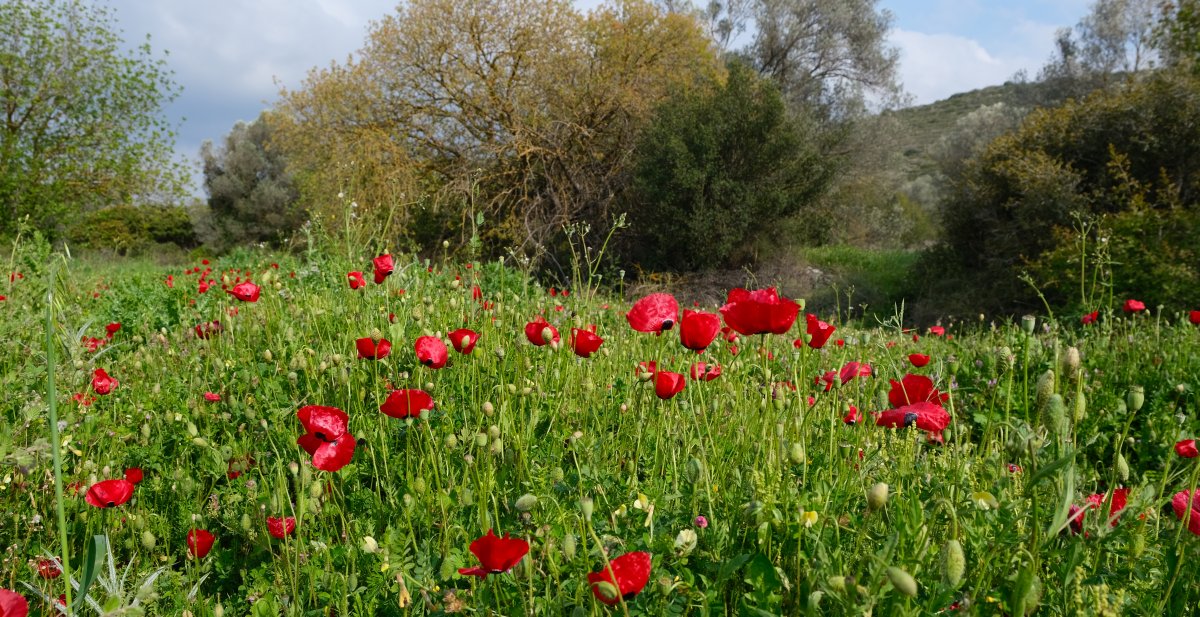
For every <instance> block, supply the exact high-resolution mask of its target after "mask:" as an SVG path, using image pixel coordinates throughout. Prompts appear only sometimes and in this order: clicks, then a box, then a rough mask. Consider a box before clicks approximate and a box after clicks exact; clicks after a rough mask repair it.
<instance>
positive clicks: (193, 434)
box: [187, 421, 200, 437]
mask: <svg viewBox="0 0 1200 617" xmlns="http://www.w3.org/2000/svg"><path fill="white" fill-rule="evenodd" d="M187 432H188V436H189V437H196V436H198V435H199V434H200V431H199V430H197V429H196V425H195V424H192V423H191V421H188V423H187Z"/></svg>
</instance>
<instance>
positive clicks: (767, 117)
mask: <svg viewBox="0 0 1200 617" xmlns="http://www.w3.org/2000/svg"><path fill="white" fill-rule="evenodd" d="M820 146H821V144H820V143H818V142H817V138H816V137H815V131H814V130H813V129H812V127H811V126H809V125H807V124H806V123H805V122H804V121H803V119H801V118H798V117H793V116H790V115H789V114H788V112H787V110H786V107H785V105H784V102H783V99H782V98H781V97H780V95H779V91H778V90H777V89H776V88H775V87H774V86H773V85H772V84H771V83H770V82H769V81H766V80H764V79H762V78H759V77H758V76H757V75H755V73H754V72H753V71H752V70H750V69H749V68H747V67H746V66H744V65H742V64H740V63H736V62H735V63H733V64H730V66H729V75H728V78H727V79H726V81H725V83H723V84H714V85H713V86H712V87H711V88H710V89H707V90H703V91H699V92H696V93H689V94H684V95H678V96H675V97H673V98H672V99H671V100H670V101H668V102H667V103H665V104H664V105H662V106H661V107H659V109H658V111H657V112H656V114H655V116H654V119H653V121H652V122H651V125H650V127H649V128H647V129H646V132H645V133H644V135H643V137H642V139H641V141H640V143H639V144H638V148H637V153H636V155H635V156H636V162H635V166H634V167H635V170H634V183H633V187H634V200H635V204H636V205H635V206H634V207H633V208H632V210H631V212H630V215H629V218H630V223H631V232H632V234H634V235H635V236H636V237H637V241H636V248H635V249H634V251H633V256H634V257H635V258H636V259H638V260H639V261H640V262H641V264H642V265H643V266H644V267H647V268H650V269H673V270H697V269H703V268H712V267H717V266H726V265H730V264H734V263H737V262H738V261H744V260H745V259H746V257H747V254H746V253H747V249H748V248H749V247H750V244H751V243H753V242H755V241H758V240H760V239H762V238H764V237H767V238H769V237H770V236H771V234H772V230H773V229H774V230H777V229H778V227H779V224H780V223H781V222H782V221H783V219H784V218H786V217H788V216H791V215H793V214H796V213H797V212H800V211H802V210H803V208H804V207H805V206H806V205H809V204H811V203H812V202H813V200H814V199H815V198H816V197H817V196H818V195H820V193H821V191H822V190H823V189H824V188H825V187H826V185H827V184H828V182H829V179H830V178H831V176H832V174H833V171H834V168H833V164H832V161H831V160H830V159H828V158H825V157H821V156H820V154H819V153H820V151H821V148H820Z"/></svg>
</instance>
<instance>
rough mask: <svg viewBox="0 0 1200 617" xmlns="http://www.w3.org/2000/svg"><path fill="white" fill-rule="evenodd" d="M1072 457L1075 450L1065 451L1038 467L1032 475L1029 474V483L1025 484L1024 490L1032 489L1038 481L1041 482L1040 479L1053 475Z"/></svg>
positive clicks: (1071, 459) (1072, 458) (1073, 457)
mask: <svg viewBox="0 0 1200 617" xmlns="http://www.w3.org/2000/svg"><path fill="white" fill-rule="evenodd" d="M1074 459H1075V451H1074V450H1071V451H1070V452H1067V453H1066V454H1064V455H1063V456H1062V457H1061V458H1059V459H1058V460H1056V461H1054V462H1052V463H1050V464H1049V465H1046V466H1045V467H1039V468H1038V470H1037V472H1036V473H1034V474H1033V475H1032V476H1030V478H1029V483H1028V484H1026V485H1025V490H1026V491H1032V490H1033V489H1034V487H1036V486H1037V485H1038V482H1041V481H1042V480H1045V479H1046V478H1049V477H1050V476H1052V475H1054V472H1056V471H1058V470H1059V469H1062V468H1063V467H1065V466H1066V465H1067V464H1068V463H1070V462H1071V461H1073V460H1074Z"/></svg>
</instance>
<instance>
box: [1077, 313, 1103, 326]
mask: <svg viewBox="0 0 1200 617" xmlns="http://www.w3.org/2000/svg"><path fill="white" fill-rule="evenodd" d="M1097 319H1100V311H1092V312H1090V313H1087V314H1085V315H1084V316H1083V317H1080V318H1079V323H1082V324H1083V325H1085V326H1087V325H1091V324H1094V323H1096V320H1097Z"/></svg>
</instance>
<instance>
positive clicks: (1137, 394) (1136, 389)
mask: <svg viewBox="0 0 1200 617" xmlns="http://www.w3.org/2000/svg"><path fill="white" fill-rule="evenodd" d="M1145 402H1146V390H1145V389H1144V388H1142V387H1141V386H1129V391H1128V392H1126V393H1125V406H1126V407H1128V408H1129V411H1133V412H1137V411H1139V410H1141V408H1142V404H1143V403H1145Z"/></svg>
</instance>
